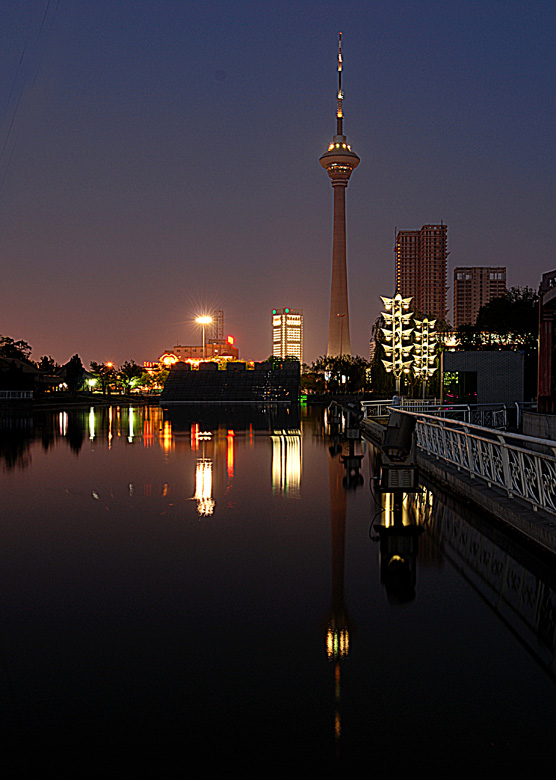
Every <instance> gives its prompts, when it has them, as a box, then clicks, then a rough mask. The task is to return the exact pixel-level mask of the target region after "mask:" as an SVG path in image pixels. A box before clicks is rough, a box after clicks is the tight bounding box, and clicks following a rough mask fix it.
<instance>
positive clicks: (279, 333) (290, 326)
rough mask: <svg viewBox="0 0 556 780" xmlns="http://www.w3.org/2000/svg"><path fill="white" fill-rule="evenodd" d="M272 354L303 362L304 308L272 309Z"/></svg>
mask: <svg viewBox="0 0 556 780" xmlns="http://www.w3.org/2000/svg"><path fill="white" fill-rule="evenodd" d="M272 355H273V356H274V357H276V358H281V359H282V360H283V359H284V358H285V357H288V356H289V357H296V358H298V359H299V362H300V363H303V309H273V310H272Z"/></svg>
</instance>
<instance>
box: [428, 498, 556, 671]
mask: <svg viewBox="0 0 556 780" xmlns="http://www.w3.org/2000/svg"><path fill="white" fill-rule="evenodd" d="M412 501H413V502H414V503H416V504H417V509H418V511H419V510H420V509H421V507H422V506H423V504H425V505H427V504H428V506H429V508H430V511H429V512H428V514H427V516H426V522H427V531H428V534H429V538H430V539H431V540H432V541H435V540H436V542H437V543H439V544H440V543H441V545H442V554H443V555H445V556H446V557H447V558H448V559H449V560H451V561H452V563H453V564H454V566H455V567H456V569H457V571H458V572H461V573H462V574H463V575H464V576H465V577H466V579H467V580H468V582H470V583H473V587H474V588H476V590H477V591H478V592H479V593H480V594H481V596H482V598H483V599H484V601H485V602H486V603H487V604H488V605H489V606H490V608H491V609H492V610H493V611H494V612H495V613H496V614H497V616H498V617H499V619H501V620H502V621H504V623H505V624H506V625H508V626H510V627H511V630H512V631H513V632H514V633H515V634H517V636H519V638H520V640H521V642H522V643H523V644H524V646H525V647H527V648H528V650H529V652H530V653H531V654H532V655H533V657H535V658H536V659H537V661H538V662H539V663H540V664H541V666H542V667H543V668H544V670H545V671H546V672H548V673H549V674H550V675H551V677H554V670H555V669H556V631H555V630H554V627H555V625H556V592H555V588H554V577H553V575H552V570H551V569H550V568H546V567H544V566H543V565H542V564H540V563H539V561H538V560H537V559H535V558H531V557H530V556H528V555H523V552H522V550H521V548H520V547H519V546H518V545H517V544H516V545H514V544H513V543H511V542H510V543H509V544H507V546H506V545H505V546H504V548H502V547H499V546H498V545H497V544H496V542H495V541H494V540H493V539H491V538H489V537H488V536H486V535H484V534H483V533H482V531H481V524H479V525H477V526H474V525H470V524H469V523H468V522H467V520H466V519H465V518H464V517H463V516H462V515H460V513H459V510H458V511H454V509H452V508H450V507H449V506H448V504H447V503H445V500H444V498H443V497H442V493H441V492H440V493H439V491H438V490H436V489H435V491H434V496H433V494H432V493H431V492H430V491H428V490H427V488H426V487H424V488H423V492H422V493H417V494H415V495H414V496H412Z"/></svg>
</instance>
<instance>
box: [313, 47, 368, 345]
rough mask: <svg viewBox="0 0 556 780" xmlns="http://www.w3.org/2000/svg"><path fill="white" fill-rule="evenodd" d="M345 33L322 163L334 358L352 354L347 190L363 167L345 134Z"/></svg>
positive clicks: (330, 326) (330, 325) (329, 343)
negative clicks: (328, 185) (330, 197)
mask: <svg viewBox="0 0 556 780" xmlns="http://www.w3.org/2000/svg"><path fill="white" fill-rule="evenodd" d="M343 99H344V93H343V92H342V33H340V42H339V47H338V107H337V112H336V131H337V132H336V135H335V136H334V138H333V139H332V143H331V144H330V146H329V147H328V151H327V152H325V153H324V154H323V155H322V157H321V158H320V160H319V162H320V164H321V165H322V167H323V168H325V170H326V172H327V173H328V175H329V176H330V179H331V182H332V187H333V190H334V226H333V230H334V237H333V241H332V280H331V290H330V318H329V323H328V349H327V352H326V354H327V355H328V356H330V357H336V356H338V355H351V340H350V331H349V303H348V284H347V258H346V187H347V185H348V181H349V177H350V176H351V172H352V171H353V170H354V168H356V167H357V166H358V165H359V157H358V156H357V155H356V154H355V152H352V151H351V148H350V146H349V145H348V143H347V139H346V136H345V135H344V134H343V117H344V114H343Z"/></svg>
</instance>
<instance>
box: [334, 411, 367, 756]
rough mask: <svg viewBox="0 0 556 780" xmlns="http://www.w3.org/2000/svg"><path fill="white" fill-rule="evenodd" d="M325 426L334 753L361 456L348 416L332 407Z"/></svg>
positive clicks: (345, 652) (348, 627)
mask: <svg viewBox="0 0 556 780" xmlns="http://www.w3.org/2000/svg"><path fill="white" fill-rule="evenodd" d="M325 425H326V426H327V428H328V434H329V438H330V446H329V448H328V452H329V455H328V482H329V490H330V521H331V534H332V600H331V604H330V610H329V613H328V617H327V620H326V654H327V656H328V659H329V661H330V662H331V663H333V664H334V738H335V741H336V750H337V751H338V750H339V747H340V737H341V713H340V689H341V663H342V662H343V661H344V660H345V659H346V658H347V656H348V653H349V645H350V633H351V631H352V628H353V626H352V624H351V621H350V618H349V615H348V611H347V609H346V605H345V593H344V579H345V576H344V575H345V571H344V566H345V540H346V506H347V491H352V490H354V489H356V488H358V487H360V486H361V485H362V484H363V481H364V480H363V477H362V475H361V474H360V467H361V462H362V460H363V457H364V456H363V455H362V454H360V453H357V452H356V445H357V444H359V443H360V440H361V437H360V433H359V429H358V428H357V426H355V427H354V426H352V425H351V424H350V417H349V415H348V416H347V417H345V418H344V416H343V414H342V413H341V412H340V408H339V407H338V406H336V405H334V404H332V405H331V406H330V408H329V409H328V410H327V413H326V415H325ZM344 448H345V449H346V452H344Z"/></svg>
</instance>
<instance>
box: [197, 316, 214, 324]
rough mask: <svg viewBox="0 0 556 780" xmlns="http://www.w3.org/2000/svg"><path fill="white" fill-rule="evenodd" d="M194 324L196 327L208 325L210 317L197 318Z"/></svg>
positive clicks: (210, 320)
mask: <svg viewBox="0 0 556 780" xmlns="http://www.w3.org/2000/svg"><path fill="white" fill-rule="evenodd" d="M195 322H196V323H197V324H198V325H210V323H211V322H212V317H197V319H196V320H195Z"/></svg>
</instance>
